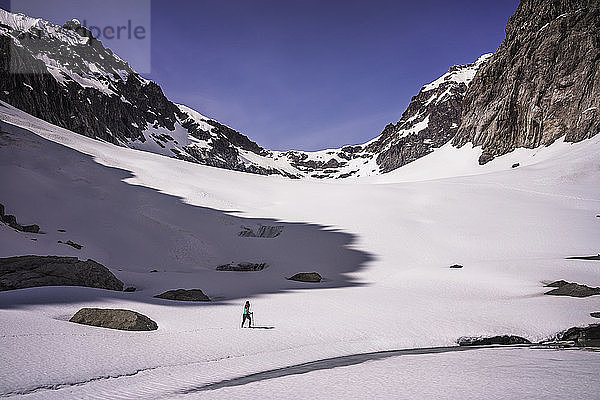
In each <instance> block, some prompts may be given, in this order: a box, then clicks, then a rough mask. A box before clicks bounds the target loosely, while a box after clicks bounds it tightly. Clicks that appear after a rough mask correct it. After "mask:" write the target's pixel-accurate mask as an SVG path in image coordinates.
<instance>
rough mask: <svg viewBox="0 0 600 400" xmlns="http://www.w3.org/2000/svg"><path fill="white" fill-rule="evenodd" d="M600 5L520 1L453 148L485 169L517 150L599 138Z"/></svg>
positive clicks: (585, 0)
mask: <svg viewBox="0 0 600 400" xmlns="http://www.w3.org/2000/svg"><path fill="white" fill-rule="evenodd" d="M599 102H600V1H598V0H577V1H575V0H522V1H521V3H520V5H519V7H518V8H517V10H516V12H515V14H514V15H513V16H512V17H511V18H510V20H509V21H508V24H507V26H506V38H505V39H504V41H503V42H502V44H501V45H500V47H499V48H498V50H497V51H496V53H494V55H493V56H492V57H491V59H490V60H489V61H488V62H487V63H486V64H485V65H484V66H482V67H481V69H480V70H479V72H478V73H477V75H476V76H475V78H474V79H473V82H472V83H471V85H470V87H469V90H468V91H467V94H466V96H465V100H464V103H463V114H462V125H461V126H460V128H459V129H458V133H457V135H456V137H455V138H454V140H453V144H454V145H455V146H459V147H460V146H463V145H465V144H466V143H469V142H471V143H472V144H473V145H475V146H482V149H483V153H482V155H481V157H480V159H479V163H480V164H485V163H486V162H488V161H490V160H491V159H493V158H494V157H496V156H500V155H503V154H506V153H509V152H511V151H512V150H514V149H515V148H518V147H526V148H535V147H538V146H541V145H549V144H551V143H553V142H554V141H556V140H557V139H559V138H561V137H564V140H565V141H567V142H579V141H581V140H584V139H587V138H590V137H592V136H594V135H596V134H598V132H600V110H599V107H600V103H599Z"/></svg>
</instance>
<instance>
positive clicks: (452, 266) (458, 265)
mask: <svg viewBox="0 0 600 400" xmlns="http://www.w3.org/2000/svg"><path fill="white" fill-rule="evenodd" d="M450 268H456V269H458V268H463V266H462V265H460V264H454V265H451V266H450Z"/></svg>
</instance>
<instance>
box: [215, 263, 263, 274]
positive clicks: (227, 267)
mask: <svg viewBox="0 0 600 400" xmlns="http://www.w3.org/2000/svg"><path fill="white" fill-rule="evenodd" d="M267 267H268V264H266V263H247V262H243V263H238V264H235V263H231V264H223V265H219V266H218V267H217V271H240V272H249V271H262V270H263V269H265V268H267Z"/></svg>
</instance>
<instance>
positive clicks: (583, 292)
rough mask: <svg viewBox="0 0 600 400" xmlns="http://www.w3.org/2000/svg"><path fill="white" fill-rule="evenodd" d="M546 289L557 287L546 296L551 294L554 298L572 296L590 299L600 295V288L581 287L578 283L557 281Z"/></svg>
mask: <svg viewBox="0 0 600 400" xmlns="http://www.w3.org/2000/svg"><path fill="white" fill-rule="evenodd" d="M546 287H555V288H556V289H553V290H551V291H549V292H546V293H544V294H549V295H552V296H571V297H588V296H594V295H597V294H600V288H597V287H589V286H586V285H580V284H578V283H573V282H566V281H563V280H561V281H556V282H552V283H551V284H549V285H546Z"/></svg>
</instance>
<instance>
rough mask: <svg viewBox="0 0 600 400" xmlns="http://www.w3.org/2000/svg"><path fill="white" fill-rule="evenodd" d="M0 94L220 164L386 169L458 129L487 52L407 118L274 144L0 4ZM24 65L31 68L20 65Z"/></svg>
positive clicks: (74, 124)
mask: <svg viewBox="0 0 600 400" xmlns="http://www.w3.org/2000/svg"><path fill="white" fill-rule="evenodd" d="M0 51H1V52H2V54H3V57H2V64H0V78H1V80H0V100H3V101H6V102H7V103H10V104H12V105H14V106H16V107H18V108H20V109H22V110H24V111H26V112H28V113H30V114H32V115H34V116H36V117H39V118H42V119H44V120H46V121H48V122H51V123H53V124H56V125H59V126H62V127H64V128H66V129H69V130H71V131H74V132H77V133H80V134H82V135H85V136H88V137H92V138H96V139H101V140H105V141H108V142H110V143H113V144H117V145H122V146H127V147H131V148H135V149H139V150H144V151H149V152H153V153H158V154H162V155H166V156H170V157H175V158H179V159H183V160H187V161H191V162H196V163H200V164H205V165H210V166H214V167H219V168H225V169H232V170H237V171H244V172H252V173H257V174H281V175H284V176H288V177H293V178H298V177H303V176H311V177H315V178H344V177H348V176H366V175H374V174H380V173H384V172H388V171H391V170H393V169H395V168H398V167H400V166H402V165H404V164H406V163H408V162H411V161H413V160H415V159H417V158H419V157H421V156H423V155H425V154H428V153H430V152H431V151H433V149H435V148H437V147H440V146H441V145H443V144H445V143H446V142H448V141H449V140H450V139H451V138H452V137H454V135H455V133H456V130H457V127H458V126H459V124H460V115H461V104H462V98H463V96H464V94H465V92H466V89H467V86H468V84H469V82H470V81H471V80H472V79H473V76H474V75H475V73H476V72H477V70H478V69H479V67H480V66H481V65H482V64H483V63H484V62H485V60H486V59H487V58H488V57H489V55H485V56H482V57H481V58H480V59H479V60H477V62H475V63H474V64H469V65H464V66H455V67H452V68H451V69H450V71H448V73H446V74H444V75H443V76H442V77H440V78H439V79H437V80H435V81H434V82H432V83H430V84H428V85H426V86H424V87H423V88H422V89H421V91H420V92H419V94H418V95H417V96H415V97H413V99H412V101H411V103H410V105H409V106H408V108H407V110H406V111H405V112H404V114H403V115H402V119H401V120H400V121H399V122H398V123H396V124H389V125H388V126H386V127H385V129H384V130H383V132H382V133H381V135H380V136H378V137H377V138H375V139H373V140H372V141H370V142H367V143H365V144H363V145H356V146H344V147H341V148H338V149H330V150H323V151H316V152H305V151H286V152H277V151H269V150H266V149H264V148H262V147H261V146H259V145H258V144H256V143H255V142H253V141H252V140H250V139H248V138H247V137H246V136H244V135H242V134H241V133H239V132H237V131H236V130H234V129H232V128H230V127H228V126H225V125H223V124H221V123H219V122H218V121H215V120H214V119H211V118H208V117H206V116H204V115H202V114H200V113H198V112H196V111H194V110H192V109H190V108H188V107H186V106H183V105H177V104H174V103H172V102H171V101H169V100H168V99H167V98H166V97H165V95H164V94H163V92H162V90H161V88H160V87H159V86H158V85H157V84H156V83H154V82H151V81H148V80H146V79H144V78H142V77H141V76H140V75H139V74H138V73H137V72H135V71H134V70H133V69H132V68H131V67H130V66H129V64H127V62H125V61H124V60H122V59H121V58H119V57H118V56H117V55H116V54H114V53H113V52H112V51H111V50H110V49H108V48H105V47H104V46H103V45H102V43H101V42H100V41H98V40H96V39H94V38H93V36H92V34H91V33H90V31H89V30H88V29H86V28H85V27H83V26H81V24H80V23H79V22H78V21H77V20H72V21H69V22H67V23H65V24H64V25H63V26H62V27H61V26H57V25H54V24H52V23H50V22H47V21H44V20H41V19H38V18H30V17H27V16H25V15H22V14H13V13H10V12H8V11H5V10H1V9H0ZM20 72H25V73H20Z"/></svg>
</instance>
